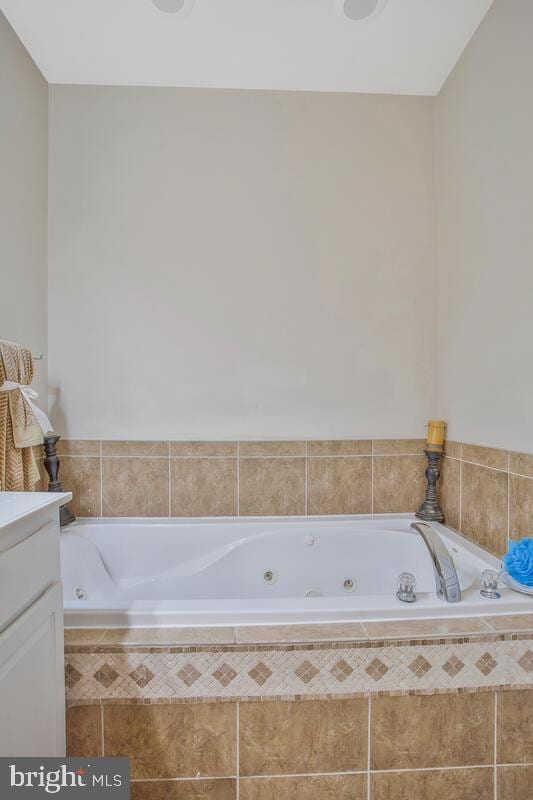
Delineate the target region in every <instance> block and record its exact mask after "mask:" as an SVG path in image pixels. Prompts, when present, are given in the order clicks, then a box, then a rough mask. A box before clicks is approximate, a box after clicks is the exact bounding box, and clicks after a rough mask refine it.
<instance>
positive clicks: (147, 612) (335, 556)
mask: <svg viewBox="0 0 533 800" xmlns="http://www.w3.org/2000/svg"><path fill="white" fill-rule="evenodd" d="M413 520H414V517H412V516H410V515H402V516H389V515H385V516H374V517H370V516H357V517H345V516H343V517H305V518H303V517H297V518H289V519H287V518H286V517H285V518H266V517H263V518H242V517H241V518H225V519H116V518H113V519H98V520H80V521H78V522H76V523H75V524H74V525H72V526H69V527H68V528H67V529H66V530H65V531H64V532H63V533H62V535H61V558H62V572H63V585H64V607H65V624H66V626H67V627H99V626H102V627H132V626H133V627H135V626H143V627H145V626H153V627H158V626H166V625H170V626H171V625H209V626H211V625H243V624H248V625H249V624H272V623H292V624H294V623H299V622H300V623H308V622H325V621H331V622H333V621H335V622H341V621H356V620H371V619H375V620H394V619H405V618H424V617H426V618H428V617H444V616H477V615H484V614H498V613H520V612H523V611H524V612H530V613H531V612H532V611H533V599H531V598H528V597H524V596H522V595H519V594H516V593H514V592H511V591H510V590H503V591H502V599H501V600H492V601H491V600H485V599H484V598H483V597H482V596H481V595H480V593H479V575H480V573H481V571H482V570H483V569H486V568H489V567H490V568H493V569H498V568H499V566H500V562H499V561H498V559H496V558H494V557H493V556H491V555H489V554H488V553H486V552H484V551H483V550H481V549H480V548H478V547H476V546H475V545H473V544H471V543H470V542H468V541H467V540H465V539H464V538H463V537H461V536H459V535H458V534H456V533H454V532H453V531H451V530H449V529H447V528H445V527H444V526H442V525H436V526H435V527H436V529H437V530H438V532H439V533H440V535H441V536H442V538H443V539H444V541H445V543H446V545H447V547H448V549H449V550H450V552H451V553H452V555H453V557H454V560H455V563H456V568H457V572H458V575H459V580H460V584H461V589H462V592H463V599H462V601H461V602H460V603H455V604H449V603H445V602H443V601H442V600H439V599H438V598H437V597H436V594H435V579H434V574H433V568H432V564H431V560H430V556H429V553H428V551H427V549H426V546H425V544H424V542H423V541H422V539H421V537H420V536H419V535H418V534H417V533H416V532H414V531H412V530H411V529H410V525H411V522H412V521H413ZM403 571H408V572H412V573H414V575H415V576H416V582H417V596H418V599H417V601H416V602H415V603H413V604H410V605H408V604H405V603H401V602H400V601H399V600H398V599H397V598H396V585H397V578H398V575H399V574H400V573H401V572H403ZM350 581H351V583H350Z"/></svg>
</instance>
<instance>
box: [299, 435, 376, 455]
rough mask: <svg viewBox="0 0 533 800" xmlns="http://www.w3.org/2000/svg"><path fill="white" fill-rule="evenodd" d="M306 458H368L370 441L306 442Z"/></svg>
mask: <svg viewBox="0 0 533 800" xmlns="http://www.w3.org/2000/svg"><path fill="white" fill-rule="evenodd" d="M307 455H308V456H370V455H372V440H371V439H330V440H320V441H318V440H317V441H313V442H307Z"/></svg>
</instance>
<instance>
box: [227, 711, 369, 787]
mask: <svg viewBox="0 0 533 800" xmlns="http://www.w3.org/2000/svg"><path fill="white" fill-rule="evenodd" d="M367 724H368V700H366V699H356V700H310V701H306V702H264V703H242V704H241V708H240V769H241V775H283V774H299V773H307V772H345V771H350V770H363V769H366V763H367V738H368V737H367Z"/></svg>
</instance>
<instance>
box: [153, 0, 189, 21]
mask: <svg viewBox="0 0 533 800" xmlns="http://www.w3.org/2000/svg"><path fill="white" fill-rule="evenodd" d="M194 2H195V0H183V1H182V2H181V3H180V2H179V0H175V2H173V0H152V5H153V7H154V9H155V11H156V12H157V13H158V14H160V15H161V16H164V17H166V18H167V19H169V18H170V19H172V18H177V19H183V18H184V17H188V16H189V14H190V13H191V11H192V9H193V6H194ZM174 6H175V7H174Z"/></svg>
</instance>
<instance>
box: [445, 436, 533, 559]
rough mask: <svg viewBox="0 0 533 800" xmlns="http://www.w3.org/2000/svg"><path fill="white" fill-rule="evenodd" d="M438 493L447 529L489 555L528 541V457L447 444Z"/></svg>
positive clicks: (531, 480)
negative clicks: (513, 541) (512, 542)
mask: <svg viewBox="0 0 533 800" xmlns="http://www.w3.org/2000/svg"><path fill="white" fill-rule="evenodd" d="M440 489H441V502H442V507H443V510H444V513H445V514H446V524H448V525H450V527H452V528H455V530H457V531H459V532H460V533H462V534H463V536H466V537H467V538H468V539H471V540H472V541H474V542H476V544H479V545H480V546H481V547H483V548H485V549H486V550H489V551H490V552H491V553H494V555H497V556H502V555H503V554H504V553H505V552H506V551H507V548H508V544H509V539H520V538H522V537H523V536H533V455H529V454H527V453H516V452H512V451H509V450H498V449H495V448H491V447H482V446H479V445H471V444H462V443H459V442H449V443H448V444H447V447H446V456H445V457H444V459H443V464H442V478H441V485H440Z"/></svg>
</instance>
